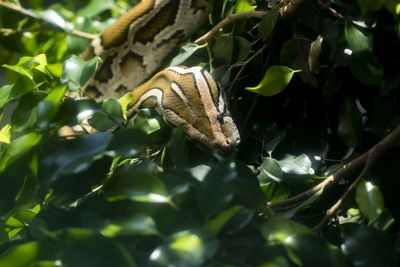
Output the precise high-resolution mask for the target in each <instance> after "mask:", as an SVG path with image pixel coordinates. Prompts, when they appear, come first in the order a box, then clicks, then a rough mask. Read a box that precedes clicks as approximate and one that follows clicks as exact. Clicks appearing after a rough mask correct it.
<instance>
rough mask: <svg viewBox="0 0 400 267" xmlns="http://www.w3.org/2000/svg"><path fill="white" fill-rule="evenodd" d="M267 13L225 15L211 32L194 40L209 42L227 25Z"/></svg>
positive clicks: (248, 12) (200, 42) (251, 12)
mask: <svg viewBox="0 0 400 267" xmlns="http://www.w3.org/2000/svg"><path fill="white" fill-rule="evenodd" d="M265 14H267V12H266V11H247V12H241V13H236V14H232V15H229V16H227V17H225V18H224V19H223V20H221V21H220V22H219V23H218V24H217V25H215V26H214V27H213V28H212V29H211V30H210V31H209V32H207V33H206V34H204V35H203V36H201V37H200V38H198V39H197V40H196V41H194V43H195V44H202V43H205V42H207V41H208V40H209V39H210V38H211V37H213V36H214V35H215V34H216V33H217V32H218V31H219V30H220V29H222V28H223V27H225V26H226V25H229V24H231V23H233V22H235V21H237V20H241V19H248V18H262V17H263V16H264V15H265Z"/></svg>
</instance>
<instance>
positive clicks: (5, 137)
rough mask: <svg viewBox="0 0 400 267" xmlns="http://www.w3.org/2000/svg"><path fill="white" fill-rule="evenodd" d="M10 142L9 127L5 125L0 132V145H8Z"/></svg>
mask: <svg viewBox="0 0 400 267" xmlns="http://www.w3.org/2000/svg"><path fill="white" fill-rule="evenodd" d="M10 141H11V125H10V124H6V125H4V127H3V128H1V130H0V143H5V144H9V143H10Z"/></svg>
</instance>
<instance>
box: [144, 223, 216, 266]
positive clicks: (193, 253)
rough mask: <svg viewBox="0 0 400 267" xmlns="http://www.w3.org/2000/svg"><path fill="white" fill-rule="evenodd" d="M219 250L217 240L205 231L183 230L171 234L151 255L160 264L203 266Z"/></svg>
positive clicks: (152, 259) (151, 258)
mask: <svg viewBox="0 0 400 267" xmlns="http://www.w3.org/2000/svg"><path fill="white" fill-rule="evenodd" d="M216 250H217V242H216V241H215V240H213V239H210V238H209V237H207V236H206V235H205V234H203V233H198V232H194V231H190V230H188V231H181V232H177V233H174V234H173V235H171V236H170V237H169V238H168V240H167V241H166V242H163V243H162V244H161V245H160V246H159V247H157V248H156V249H155V250H154V251H153V252H152V253H151V255H150V260H151V261H153V262H154V263H156V264H157V265H158V266H182V267H183V266H203V265H204V263H205V261H206V260H207V259H209V258H211V257H212V256H213V255H214V254H215V253H216Z"/></svg>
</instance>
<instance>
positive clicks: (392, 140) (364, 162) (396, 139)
mask: <svg viewBox="0 0 400 267" xmlns="http://www.w3.org/2000/svg"><path fill="white" fill-rule="evenodd" d="M397 145H400V125H399V126H397V128H396V129H395V130H393V131H392V132H391V133H390V134H389V135H388V136H386V137H385V138H384V139H383V140H382V141H380V142H379V143H377V144H376V145H375V146H374V147H372V148H371V149H370V150H368V151H367V152H365V153H364V154H363V155H361V156H359V157H358V158H356V159H354V160H352V161H350V162H349V163H347V164H345V165H343V166H342V167H340V168H339V169H338V170H337V171H335V172H334V173H333V174H332V175H330V176H328V177H327V178H326V179H325V180H324V181H323V182H321V183H320V184H318V185H316V186H315V187H313V188H311V189H309V190H307V191H305V192H303V193H301V194H298V195H296V196H294V197H291V198H288V199H286V200H283V201H278V202H268V203H267V205H268V207H270V208H271V209H281V208H286V207H291V206H294V205H296V204H298V203H299V202H301V201H304V200H305V199H307V198H309V197H311V196H312V195H314V194H316V193H317V192H318V191H320V190H321V189H323V190H324V189H326V188H329V187H331V186H333V185H335V184H336V183H337V182H338V181H340V180H341V179H343V178H344V177H346V176H349V175H351V174H352V173H354V172H355V171H357V170H359V169H360V168H361V167H362V166H364V169H363V171H362V172H361V174H360V176H361V175H363V177H365V175H366V174H368V172H369V170H370V168H371V167H372V165H373V164H375V162H376V161H377V159H378V158H379V157H381V156H382V155H383V154H385V153H386V152H387V151H388V150H390V149H392V148H393V147H395V146H397ZM360 176H359V177H360ZM359 177H358V178H359ZM358 178H357V179H356V181H357V180H359V179H358ZM360 179H361V178H360ZM356 181H355V182H356ZM358 182H359V181H357V182H356V184H355V185H357V183H358ZM352 189H353V187H352V186H350V187H349V189H348V190H352ZM347 195H348V194H347ZM347 195H344V198H345V197H347ZM342 198H343V197H342ZM341 200H342V199H340V200H339V201H338V202H340V203H339V204H338V206H337V207H335V208H334V207H332V208H331V209H332V210H330V211H328V212H329V215H328V212H327V216H329V218H330V217H331V216H332V214H334V212H336V211H337V208H339V207H340V205H341V203H342V201H341ZM335 205H336V204H335ZM335 205H334V206H335ZM332 211H333V213H332ZM329 218H328V219H329Z"/></svg>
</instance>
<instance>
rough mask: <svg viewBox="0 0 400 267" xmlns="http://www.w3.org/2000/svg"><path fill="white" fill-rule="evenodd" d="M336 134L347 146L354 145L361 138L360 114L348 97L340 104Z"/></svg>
mask: <svg viewBox="0 0 400 267" xmlns="http://www.w3.org/2000/svg"><path fill="white" fill-rule="evenodd" d="M338 135H339V137H340V138H341V139H342V141H343V143H345V144H346V145H347V146H349V147H355V146H356V145H357V144H358V143H359V142H360V140H361V135H362V129H361V114H360V112H359V111H358V109H357V107H356V104H355V103H354V101H352V100H351V99H350V98H346V99H344V100H343V102H342V103H341V105H340V117H339V126H338Z"/></svg>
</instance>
